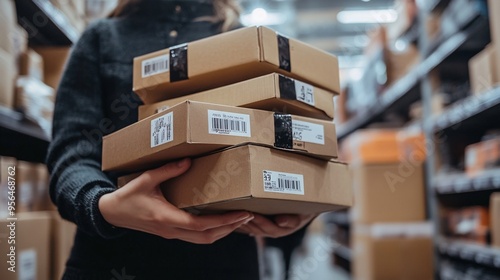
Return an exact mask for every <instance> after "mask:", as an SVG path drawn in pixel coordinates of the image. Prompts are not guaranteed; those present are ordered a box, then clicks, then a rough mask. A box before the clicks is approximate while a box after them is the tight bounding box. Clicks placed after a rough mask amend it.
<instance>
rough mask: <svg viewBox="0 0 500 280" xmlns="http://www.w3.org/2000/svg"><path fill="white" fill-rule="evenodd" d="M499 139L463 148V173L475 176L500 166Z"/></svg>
mask: <svg viewBox="0 0 500 280" xmlns="http://www.w3.org/2000/svg"><path fill="white" fill-rule="evenodd" d="M499 163H500V138H494V139H490V140H486V141H482V142H478V143H475V144H472V145H469V146H467V147H466V148H465V172H466V173H467V174H468V175H469V176H476V175H478V174H480V173H481V172H482V171H484V170H485V169H489V168H493V167H495V166H499V165H500V164H499Z"/></svg>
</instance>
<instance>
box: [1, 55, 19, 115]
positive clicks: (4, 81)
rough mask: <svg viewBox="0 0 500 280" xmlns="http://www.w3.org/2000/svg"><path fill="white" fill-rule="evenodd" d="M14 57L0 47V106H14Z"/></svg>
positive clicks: (15, 70)
mask: <svg viewBox="0 0 500 280" xmlns="http://www.w3.org/2000/svg"><path fill="white" fill-rule="evenodd" d="M16 73H17V69H16V62H15V57H14V56H13V55H12V54H10V53H8V52H6V51H4V50H3V49H0V106H4V107H7V108H14V80H15V77H16Z"/></svg>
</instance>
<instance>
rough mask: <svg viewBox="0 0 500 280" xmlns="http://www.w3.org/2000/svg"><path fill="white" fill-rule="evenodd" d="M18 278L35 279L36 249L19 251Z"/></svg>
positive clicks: (21, 279)
mask: <svg viewBox="0 0 500 280" xmlns="http://www.w3.org/2000/svg"><path fill="white" fill-rule="evenodd" d="M18 271H19V277H18V279H19V280H36V279H37V278H36V277H37V273H36V251H35V250H33V249H31V250H24V251H21V253H19V268H18Z"/></svg>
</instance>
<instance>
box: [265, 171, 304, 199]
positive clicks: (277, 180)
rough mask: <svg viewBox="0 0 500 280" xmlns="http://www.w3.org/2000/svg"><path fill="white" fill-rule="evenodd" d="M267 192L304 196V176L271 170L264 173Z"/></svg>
mask: <svg viewBox="0 0 500 280" xmlns="http://www.w3.org/2000/svg"><path fill="white" fill-rule="evenodd" d="M262 178H263V180H264V191H265V192H276V193H287V194H300V195H304V175H302V174H292V173H285V172H278V171H271V170H264V171H262Z"/></svg>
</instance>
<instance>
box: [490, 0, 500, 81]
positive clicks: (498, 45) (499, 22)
mask: <svg viewBox="0 0 500 280" xmlns="http://www.w3.org/2000/svg"><path fill="white" fill-rule="evenodd" d="M488 13H489V20H490V32H491V41H492V43H493V48H494V49H495V60H494V61H495V63H494V64H495V65H500V17H498V15H499V14H500V1H498V0H488ZM495 74H496V77H495V81H500V71H495Z"/></svg>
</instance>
